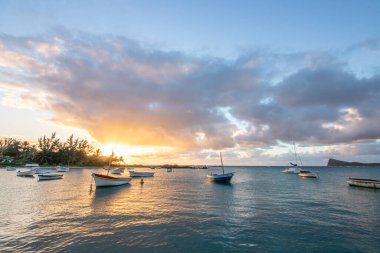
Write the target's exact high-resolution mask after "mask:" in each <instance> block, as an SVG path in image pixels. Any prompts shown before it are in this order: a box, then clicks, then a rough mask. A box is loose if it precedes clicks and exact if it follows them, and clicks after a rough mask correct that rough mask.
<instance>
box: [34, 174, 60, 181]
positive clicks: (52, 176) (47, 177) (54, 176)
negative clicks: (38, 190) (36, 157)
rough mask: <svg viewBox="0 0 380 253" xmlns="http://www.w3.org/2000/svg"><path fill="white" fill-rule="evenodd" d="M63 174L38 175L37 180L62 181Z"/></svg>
mask: <svg viewBox="0 0 380 253" xmlns="http://www.w3.org/2000/svg"><path fill="white" fill-rule="evenodd" d="M62 178H63V174H48V175H38V180H55V179H62Z"/></svg>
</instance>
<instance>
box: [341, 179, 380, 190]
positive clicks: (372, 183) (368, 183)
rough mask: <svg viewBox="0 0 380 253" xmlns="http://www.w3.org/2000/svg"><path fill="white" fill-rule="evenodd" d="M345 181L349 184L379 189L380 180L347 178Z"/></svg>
mask: <svg viewBox="0 0 380 253" xmlns="http://www.w3.org/2000/svg"><path fill="white" fill-rule="evenodd" d="M347 183H348V185H350V186H356V187H365V188H372V189H380V180H373V179H360V178H349V180H348V181H347Z"/></svg>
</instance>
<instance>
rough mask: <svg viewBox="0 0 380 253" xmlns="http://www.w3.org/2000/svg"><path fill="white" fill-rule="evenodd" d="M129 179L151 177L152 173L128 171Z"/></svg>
mask: <svg viewBox="0 0 380 253" xmlns="http://www.w3.org/2000/svg"><path fill="white" fill-rule="evenodd" d="M129 175H130V176H131V177H153V176H154V172H143V171H131V170H130V171H129Z"/></svg>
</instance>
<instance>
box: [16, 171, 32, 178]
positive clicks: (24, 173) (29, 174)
mask: <svg viewBox="0 0 380 253" xmlns="http://www.w3.org/2000/svg"><path fill="white" fill-rule="evenodd" d="M16 175H17V176H18V177H34V171H33V170H27V171H17V173H16Z"/></svg>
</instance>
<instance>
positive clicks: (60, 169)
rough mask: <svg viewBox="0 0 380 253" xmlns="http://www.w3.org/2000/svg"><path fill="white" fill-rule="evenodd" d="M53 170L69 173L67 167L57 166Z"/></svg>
mask: <svg viewBox="0 0 380 253" xmlns="http://www.w3.org/2000/svg"><path fill="white" fill-rule="evenodd" d="M55 169H56V170H57V172H69V171H70V168H69V167H63V166H57V167H55Z"/></svg>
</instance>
